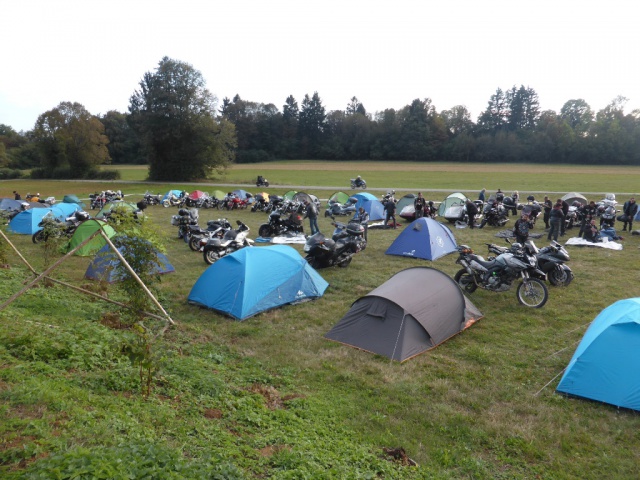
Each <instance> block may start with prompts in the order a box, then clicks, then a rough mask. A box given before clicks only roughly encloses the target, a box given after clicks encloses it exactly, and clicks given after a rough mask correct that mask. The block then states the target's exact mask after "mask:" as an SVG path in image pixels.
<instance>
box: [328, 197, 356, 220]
mask: <svg viewBox="0 0 640 480" xmlns="http://www.w3.org/2000/svg"><path fill="white" fill-rule="evenodd" d="M356 203H357V200H356V199H355V198H350V199H349V200H347V203H345V204H344V205H343V204H342V203H340V202H337V201H336V200H330V201H329V204H328V205H327V209H326V210H325V211H324V216H325V217H333V216H336V215H339V216H345V215H346V216H349V215H353V214H354V213H356Z"/></svg>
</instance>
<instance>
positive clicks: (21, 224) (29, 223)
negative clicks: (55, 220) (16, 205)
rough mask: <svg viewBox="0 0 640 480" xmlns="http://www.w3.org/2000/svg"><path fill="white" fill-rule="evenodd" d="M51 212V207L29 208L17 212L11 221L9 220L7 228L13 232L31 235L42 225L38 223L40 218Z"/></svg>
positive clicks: (40, 228)
mask: <svg viewBox="0 0 640 480" xmlns="http://www.w3.org/2000/svg"><path fill="white" fill-rule="evenodd" d="M50 212H51V208H30V209H29V210H25V211H24V212H20V213H19V214H17V215H16V216H15V217H13V219H12V220H11V222H9V230H11V231H12V232H13V233H21V234H23V235H33V234H34V233H36V232H37V231H39V230H42V227H39V226H38V224H39V223H40V221H41V220H42V218H43V217H44V216H45V215H47V214H48V213H50Z"/></svg>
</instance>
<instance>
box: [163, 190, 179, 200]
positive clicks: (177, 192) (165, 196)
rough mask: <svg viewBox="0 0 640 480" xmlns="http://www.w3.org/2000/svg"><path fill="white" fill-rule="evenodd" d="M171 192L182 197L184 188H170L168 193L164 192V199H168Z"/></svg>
mask: <svg viewBox="0 0 640 480" xmlns="http://www.w3.org/2000/svg"><path fill="white" fill-rule="evenodd" d="M171 194H173V195H175V196H176V197H178V198H180V195H182V190H169V191H168V192H167V193H165V194H164V197H162V200H163V201H164V200H167V199H168V198H169V197H170V196H171Z"/></svg>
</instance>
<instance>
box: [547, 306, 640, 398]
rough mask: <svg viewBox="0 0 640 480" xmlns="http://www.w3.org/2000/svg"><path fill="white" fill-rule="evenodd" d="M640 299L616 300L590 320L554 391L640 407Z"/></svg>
mask: <svg viewBox="0 0 640 480" xmlns="http://www.w3.org/2000/svg"><path fill="white" fill-rule="evenodd" d="M638 352H640V298H629V299H626V300H619V301H617V302H616V303H614V304H613V305H610V306H608V307H607V308H605V309H604V310H602V312H600V314H599V315H598V316H597V317H596V318H595V320H594V321H593V322H592V323H591V325H590V326H589V328H588V329H587V331H586V332H585V334H584V336H583V337H582V341H581V342H580V344H579V345H578V348H577V349H576V351H575V353H574V354H573V357H572V358H571V361H570V362H569V365H568V366H567V368H566V370H565V372H564V375H563V376H562V380H560V383H559V384H558V387H557V389H556V391H558V392H561V393H566V394H569V395H575V396H578V397H584V398H588V399H591V400H597V401H599V402H604V403H609V404H611V405H615V406H617V407H623V408H630V409H633V410H640V355H638Z"/></svg>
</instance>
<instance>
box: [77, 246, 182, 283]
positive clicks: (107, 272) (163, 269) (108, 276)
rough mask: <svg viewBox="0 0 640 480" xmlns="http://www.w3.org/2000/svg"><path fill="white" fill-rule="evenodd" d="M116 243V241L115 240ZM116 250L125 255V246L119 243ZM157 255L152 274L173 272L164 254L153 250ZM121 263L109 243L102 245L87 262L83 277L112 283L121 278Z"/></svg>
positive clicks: (173, 269)
mask: <svg viewBox="0 0 640 480" xmlns="http://www.w3.org/2000/svg"><path fill="white" fill-rule="evenodd" d="M139 241H140V242H146V243H147V244H148V245H149V248H150V249H153V250H155V249H154V248H153V246H152V245H151V243H149V242H147V241H146V240H139ZM115 243H116V244H117V241H116V242H115ZM117 248H118V251H119V252H120V253H121V254H122V256H124V257H125V258H127V257H126V252H125V246H123V245H120V246H118V247H117ZM155 253H156V255H157V259H158V261H157V263H154V265H153V267H152V272H151V273H153V274H157V275H160V274H164V273H172V272H175V271H176V269H175V268H174V267H173V265H171V263H169V260H168V259H167V257H166V255H165V254H164V253H162V252H158V251H157V250H156V251H155ZM120 264H121V262H120V259H119V258H118V256H117V255H116V254H115V252H114V251H113V250H112V249H111V247H110V246H109V245H106V244H105V246H104V247H102V248H101V249H100V250H99V251H98V253H97V254H96V256H95V257H94V259H93V260H92V261H91V263H90V264H89V267H88V268H87V271H86V273H85V274H84V276H85V278H88V279H90V280H101V281H105V282H108V283H114V282H118V281H120V280H122V271H121V269H119V268H117V267H118V266H119V265H120Z"/></svg>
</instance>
